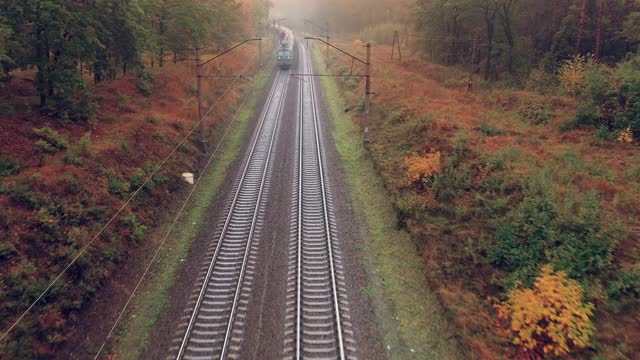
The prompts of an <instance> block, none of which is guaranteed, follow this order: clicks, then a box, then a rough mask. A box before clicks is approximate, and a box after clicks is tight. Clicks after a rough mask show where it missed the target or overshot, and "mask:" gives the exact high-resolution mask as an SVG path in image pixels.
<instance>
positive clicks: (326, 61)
mask: <svg viewBox="0 0 640 360" xmlns="http://www.w3.org/2000/svg"><path fill="white" fill-rule="evenodd" d="M326 30H327V59H326V60H325V61H324V62H325V64H327V66H328V65H329V45H328V44H329V22H328V21H327V26H326Z"/></svg>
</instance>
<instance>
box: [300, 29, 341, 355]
mask: <svg viewBox="0 0 640 360" xmlns="http://www.w3.org/2000/svg"><path fill="white" fill-rule="evenodd" d="M298 45H299V47H300V49H301V51H300V52H301V53H304V56H301V58H302V67H303V69H302V70H303V71H311V70H312V63H311V57H310V55H309V53H308V51H307V49H306V48H304V45H303V44H302V42H301V41H299V42H298ZM309 90H310V94H309V96H310V100H311V109H312V111H311V113H312V119H313V129H314V137H315V138H314V139H313V140H315V145H316V146H315V151H316V156H317V166H318V174H319V178H320V190H321V195H322V196H321V199H322V214H323V223H324V226H325V234H326V248H327V253H328V258H329V259H328V262H329V277H330V279H331V297H332V302H333V313H334V321H335V327H336V335H337V338H338V339H337V345H338V353H339V359H340V360H344V359H345V349H344V336H343V329H342V318H341V313H340V299H339V294H338V287H337V280H336V269H335V260H334V254H333V244H334V239H333V236H332V230H331V226H330V221H329V212H328V208H329V207H328V204H327V193H326V183H325V178H324V169H325V168H324V163H323V156H322V151H321V137H320V131H319V124H318V107H317V102H316V89H315V84H314V82H313V81H311V84H310V85H309ZM299 94H300V95H299V96H300V98H299V101H300V116H299V144H298V145H299V164H298V166H299V172H298V177H299V178H298V258H297V262H298V263H297V266H298V269H297V286H298V288H297V290H296V292H297V294H296V299H297V303H296V306H297V310H296V317H297V318H296V359H297V360H299V359H301V357H302V354H301V353H302V339H301V338H302V332H303V330H302V319H301V318H302V315H301V312H302V310H301V309H302V277H303V264H302V246H303V236H302V235H303V234H302V233H303V232H302V227H303V214H302V212H303V207H302V205H303V204H302V203H303V187H304V185H303V184H302V182H303V178H304V168H303V157H304V156H303V155H304V154H303V151H304V134H303V131H304V129H303V128H304V120H305V119H304V86H303V84H302V83H301V84H300V91H299Z"/></svg>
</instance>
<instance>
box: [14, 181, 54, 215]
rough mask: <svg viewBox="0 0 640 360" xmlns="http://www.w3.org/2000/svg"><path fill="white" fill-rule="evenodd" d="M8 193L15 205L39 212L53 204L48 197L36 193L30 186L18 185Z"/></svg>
mask: <svg viewBox="0 0 640 360" xmlns="http://www.w3.org/2000/svg"><path fill="white" fill-rule="evenodd" d="M7 193H8V195H9V198H11V200H12V201H13V202H14V203H16V204H18V205H20V206H24V207H25V208H27V209H30V210H38V209H40V208H42V207H46V206H47V205H48V204H50V203H51V199H50V198H49V196H48V195H46V194H42V193H38V192H36V191H34V190H33V188H32V186H31V185H29V184H23V183H17V184H16V185H15V186H14V187H13V188H12V189H9V190H8V191H7Z"/></svg>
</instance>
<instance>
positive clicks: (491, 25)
mask: <svg viewBox="0 0 640 360" xmlns="http://www.w3.org/2000/svg"><path fill="white" fill-rule="evenodd" d="M495 19H496V12H495V10H494V11H491V9H486V12H485V22H486V24H487V63H486V64H485V68H484V79H485V81H488V80H489V77H490V75H491V57H492V55H493V54H492V53H493V35H494V30H495Z"/></svg>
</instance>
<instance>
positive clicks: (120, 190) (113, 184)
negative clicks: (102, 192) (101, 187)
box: [109, 177, 131, 198]
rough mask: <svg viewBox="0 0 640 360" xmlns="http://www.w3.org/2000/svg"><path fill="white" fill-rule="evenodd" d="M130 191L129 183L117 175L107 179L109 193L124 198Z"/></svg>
mask: <svg viewBox="0 0 640 360" xmlns="http://www.w3.org/2000/svg"><path fill="white" fill-rule="evenodd" d="M129 191H131V184H129V183H128V182H126V181H122V180H120V179H119V178H117V177H112V178H110V179H109V193H111V194H113V195H117V196H118V197H120V198H125V197H127V196H128V195H129Z"/></svg>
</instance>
